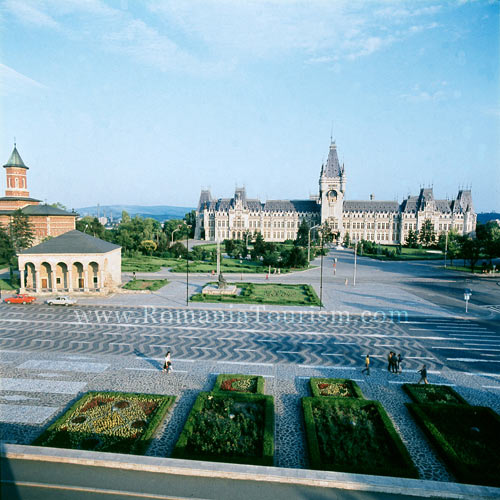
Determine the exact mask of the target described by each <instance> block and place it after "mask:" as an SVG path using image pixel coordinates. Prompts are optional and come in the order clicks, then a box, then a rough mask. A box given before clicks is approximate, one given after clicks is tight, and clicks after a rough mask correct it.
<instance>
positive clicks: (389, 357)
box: [387, 351, 394, 372]
mask: <svg viewBox="0 0 500 500" xmlns="http://www.w3.org/2000/svg"><path fill="white" fill-rule="evenodd" d="M393 354H394V353H393V352H392V351H391V352H389V356H387V371H388V372H390V371H391V369H392V355H393Z"/></svg>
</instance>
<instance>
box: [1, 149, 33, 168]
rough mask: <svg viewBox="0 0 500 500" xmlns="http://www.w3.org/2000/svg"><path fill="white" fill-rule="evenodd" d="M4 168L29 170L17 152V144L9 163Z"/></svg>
mask: <svg viewBox="0 0 500 500" xmlns="http://www.w3.org/2000/svg"><path fill="white" fill-rule="evenodd" d="M3 167H4V168H6V167H20V168H28V167H27V166H26V165H25V164H24V162H23V159H22V158H21V155H20V154H19V152H18V151H17V148H16V146H15V144H14V149H13V151H12V154H11V155H10V158H9V161H8V162H7V163H6V164H5V165H4V166H3Z"/></svg>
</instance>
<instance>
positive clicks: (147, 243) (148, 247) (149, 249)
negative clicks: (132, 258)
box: [141, 240, 156, 255]
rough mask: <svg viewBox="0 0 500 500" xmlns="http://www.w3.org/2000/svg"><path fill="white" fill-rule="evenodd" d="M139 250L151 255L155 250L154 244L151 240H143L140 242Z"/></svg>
mask: <svg viewBox="0 0 500 500" xmlns="http://www.w3.org/2000/svg"><path fill="white" fill-rule="evenodd" d="M141 248H142V249H143V250H144V251H145V252H146V253H147V254H148V255H153V252H154V251H155V250H156V243H155V242H154V241H153V240H143V241H141Z"/></svg>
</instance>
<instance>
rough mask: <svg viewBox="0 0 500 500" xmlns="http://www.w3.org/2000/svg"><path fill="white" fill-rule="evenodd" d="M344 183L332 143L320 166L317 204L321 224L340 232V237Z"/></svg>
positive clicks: (343, 176) (342, 229) (343, 174)
mask: <svg viewBox="0 0 500 500" xmlns="http://www.w3.org/2000/svg"><path fill="white" fill-rule="evenodd" d="M345 183H346V177H345V173H344V165H342V166H340V163H339V158H338V155H337V145H336V144H335V141H332V142H331V143H330V151H329V152H328V159H327V161H326V165H322V166H321V175H320V178H319V203H320V204H321V223H322V224H324V223H325V222H326V223H328V224H329V225H330V227H331V228H332V230H333V231H334V232H337V231H339V232H340V236H341V237H343V235H344V227H343V224H342V212H343V206H344V194H345Z"/></svg>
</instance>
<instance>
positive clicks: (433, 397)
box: [403, 384, 469, 405]
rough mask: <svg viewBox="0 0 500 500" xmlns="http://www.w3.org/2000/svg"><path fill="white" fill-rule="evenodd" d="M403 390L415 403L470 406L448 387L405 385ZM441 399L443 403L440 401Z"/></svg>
mask: <svg viewBox="0 0 500 500" xmlns="http://www.w3.org/2000/svg"><path fill="white" fill-rule="evenodd" d="M403 390H404V391H405V392H406V393H407V394H408V396H410V398H411V399H412V400H413V401H414V402H415V403H423V404H426V403H431V404H463V405H468V404H469V403H468V402H467V401H466V400H465V399H464V398H463V397H462V396H460V394H458V392H456V391H454V390H453V389H452V388H451V387H449V386H447V385H436V384H425V385H420V384H403ZM439 399H442V400H443V401H439Z"/></svg>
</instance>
